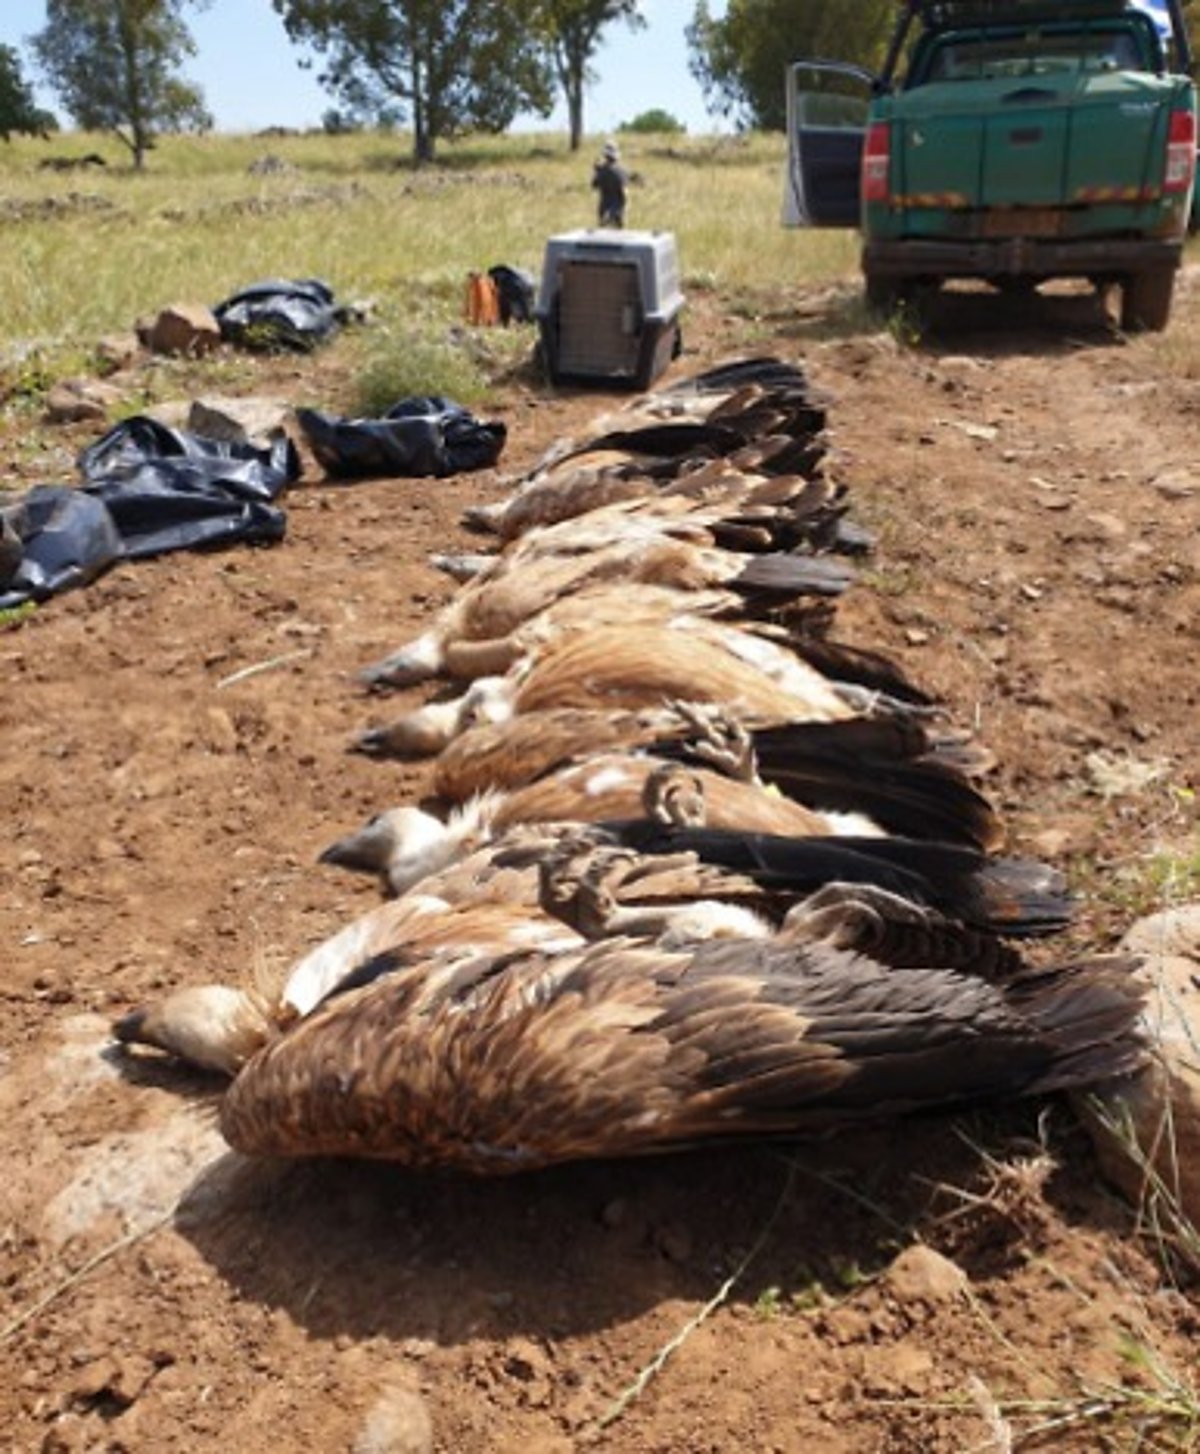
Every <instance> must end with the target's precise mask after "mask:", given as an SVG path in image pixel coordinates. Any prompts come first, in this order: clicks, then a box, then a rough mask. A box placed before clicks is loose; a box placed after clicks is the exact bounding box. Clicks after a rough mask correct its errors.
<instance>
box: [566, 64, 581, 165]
mask: <svg viewBox="0 0 1200 1454" xmlns="http://www.w3.org/2000/svg"><path fill="white" fill-rule="evenodd" d="M567 120H568V124H569V125H570V128H571V150H572V151H578V150H579V148H580V147H581V146H582V145H583V77H582V76H572V77H571V83H570V85H569V86H568V87H567Z"/></svg>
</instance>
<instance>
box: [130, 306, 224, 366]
mask: <svg viewBox="0 0 1200 1454" xmlns="http://www.w3.org/2000/svg"><path fill="white" fill-rule="evenodd" d="M138 334H139V336H140V337H141V339H142V341H143V343H145V345H146V347H147V348H148V349H150V350H151V352H152V353H175V354H186V355H188V356H189V357H191V358H196V357H199V355H201V354H205V353H211V352H212V351H213V349H214V348H216V347H217V346H218V345H219V344H220V342H221V325H220V324H219V323H218V322H217V320H216V318H215V317H214V316H213V311H212V309H211V308H209V307H208V306H207V305H206V304H204V303H172V304H170V305H169V306H168V307H166V308H163V309H162V310H161V312H159V313H157V314H156V315H155V316H154V317H153V318H152V319H149V320H142V321H141V322H140V323H139V324H138Z"/></svg>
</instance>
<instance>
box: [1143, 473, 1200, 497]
mask: <svg viewBox="0 0 1200 1454" xmlns="http://www.w3.org/2000/svg"><path fill="white" fill-rule="evenodd" d="M1153 484H1154V488H1155V489H1156V490H1157V491H1158V493H1159V494H1160V495H1161V496H1162V497H1163V499H1164V500H1187V499H1190V498H1191V496H1192V495H1194V494H1195V493H1196V490H1197V488H1198V485H1197V479H1196V476H1195V475H1192V474H1188V473H1187V472H1185V471H1182V470H1181V471H1178V472H1174V471H1173V472H1172V473H1170V474H1165V475H1157V476H1156V477H1155V479H1154V481H1153Z"/></svg>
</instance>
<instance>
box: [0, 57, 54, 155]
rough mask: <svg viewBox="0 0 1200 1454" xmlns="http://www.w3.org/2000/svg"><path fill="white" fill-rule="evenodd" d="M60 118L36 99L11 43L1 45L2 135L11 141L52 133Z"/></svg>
mask: <svg viewBox="0 0 1200 1454" xmlns="http://www.w3.org/2000/svg"><path fill="white" fill-rule="evenodd" d="M57 129H58V122H57V121H56V120H55V119H54V117H53V116H52V115H51V113H50V112H49V111H43V110H42V109H41V107H40V106H38V105H37V103H36V102H35V101H34V99H33V91H32V89H31V88H30V86H29V83H28V82H27V81H26V79H25V77H24V76H23V75H22V74H21V61H20V58H19V57H18V55H17V53H16V51H15V50H14V49H13V48H12V46H11V45H0V137H3V138H4V140H5V141H11V140H12V137H13V135H14V134H16V135H19V136H49V134H50V133H51V132H52V131H56V130H57Z"/></svg>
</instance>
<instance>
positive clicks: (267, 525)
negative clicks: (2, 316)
mask: <svg viewBox="0 0 1200 1454" xmlns="http://www.w3.org/2000/svg"><path fill="white" fill-rule="evenodd" d="M188 463H189V462H187V461H184V462H183V469H185V470H186V469H187V468H188ZM85 493H87V494H89V495H92V496H93V497H94V498H96V499H99V500H101V501H102V502H103V503H104V505H105V506H106V508H107V509H108V512H109V514H110V515H111V516H112V519H113V521H114V523H115V525H116V528H117V529H118V530H119V531H120V536H121V541H122V543H123V546H124V558H125V559H126V560H143V559H145V558H146V557H147V556H151V555H162V554H163V553H164V552H166V551H168V550H195V549H198V548H199V547H201V546H210V545H232V544H233V543H235V542H242V543H244V544H259V545H262V544H269V543H271V542H273V541H276V540H282V539H283V536H284V533H285V531H286V529H287V516H286V515H285V514H284V512H283V511H282V510H281V509H280V508H279V507H278V506H277V505H272V504H270V503H268V502H267V501H266V500H262V499H253V498H246V497H244V496H240V495H238V494H236V493H234V492H232V491H229V490H223V489H220V488H219V487H215V486H214V485H213V484H212V483H211V482H209V481H205V480H203V479H195V478H192V479H189V478H187V477H186V476H181V475H180V474H179V473H174V474H172V475H170V476H168V474H167V473H166V470H165V467H164V465H162V464H160V465H159V466H157V467H156V466H154V465H143V466H142V467H141V468H139V469H137V470H135V471H134V472H133V473H132V474H130V475H128V476H126V477H122V478H112V479H107V480H105V481H103V482H102V483H101V484H99V485H94V486H90V487H88V489H87V490H86V491H85Z"/></svg>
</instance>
